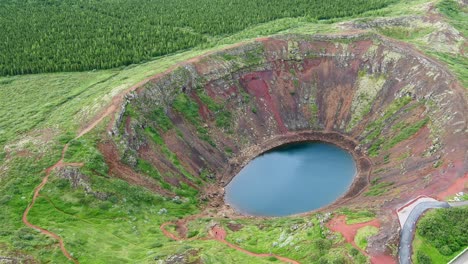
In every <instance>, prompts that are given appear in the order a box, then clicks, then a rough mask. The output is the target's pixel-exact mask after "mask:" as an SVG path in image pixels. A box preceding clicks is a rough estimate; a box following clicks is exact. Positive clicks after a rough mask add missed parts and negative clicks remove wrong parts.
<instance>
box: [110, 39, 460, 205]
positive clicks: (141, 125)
mask: <svg viewBox="0 0 468 264" xmlns="http://www.w3.org/2000/svg"><path fill="white" fill-rule="evenodd" d="M128 109H131V111H130V110H128ZM156 109H163V113H164V116H167V119H164V118H162V117H161V112H157V111H156ZM467 117H468V112H467V98H466V93H465V91H464V90H463V87H461V85H460V84H459V83H458V82H457V81H456V79H455V78H454V77H453V76H452V75H451V74H450V73H449V72H448V71H447V70H446V69H445V67H444V66H442V65H440V64H439V63H438V62H436V61H433V60H432V59H429V58H427V57H424V56H422V55H421V54H419V53H418V52H417V51H414V50H412V49H410V48H409V47H407V46H402V45H400V44H399V43H396V42H392V41H390V40H387V39H385V38H382V37H378V36H369V35H349V36H346V35H345V36H334V37H331V36H315V37H311V36H286V37H278V38H271V39H265V40H262V41H259V42H254V43H251V44H247V45H245V46H241V47H236V48H233V49H230V50H225V51H222V52H219V53H216V54H212V55H209V56H207V57H203V58H202V59H200V60H197V61H191V62H190V63H187V64H186V65H185V66H183V67H180V68H178V69H176V70H174V71H172V72H170V73H168V74H167V75H165V76H162V77H161V78H159V79H156V80H154V81H152V82H151V83H149V84H147V85H146V86H145V88H142V89H139V92H138V94H135V95H134V96H133V97H132V99H129V102H128V106H127V114H126V118H124V119H122V120H124V124H123V125H122V124H121V122H122V121H120V122H117V123H116V125H115V129H114V131H116V139H118V140H115V142H116V143H115V144H116V145H118V146H119V149H121V150H122V153H123V154H122V155H121V159H122V163H126V164H128V166H136V165H135V164H136V163H135V162H134V161H135V160H138V159H139V160H146V161H147V162H149V163H150V164H152V165H153V166H154V168H155V169H156V170H157V171H158V172H159V174H161V175H162V178H163V179H166V182H168V183H169V184H173V185H177V186H179V185H180V184H181V183H184V184H187V185H189V186H192V187H194V188H199V189H202V188H203V186H206V184H204V182H207V181H208V178H212V179H216V183H217V184H218V185H219V186H221V187H222V186H224V185H225V184H227V183H228V182H229V181H230V179H232V177H233V176H235V174H236V172H237V171H238V170H239V169H240V168H241V167H242V166H244V165H245V164H247V163H248V161H249V160H250V159H252V158H254V157H255V156H256V155H258V154H260V153H262V152H264V151H266V150H268V149H269V148H271V147H274V146H277V145H278V144H283V143H288V142H291V141H300V140H326V141H332V142H334V143H336V144H338V145H340V146H342V147H345V148H347V149H349V150H350V151H351V152H352V153H353V154H354V155H355V158H356V159H358V161H359V162H358V163H359V164H360V171H361V174H360V177H358V180H357V181H359V182H355V185H354V187H356V188H355V189H352V190H350V193H348V195H346V197H345V198H346V199H342V200H341V201H338V203H337V204H340V205H346V206H350V207H374V208H376V209H394V208H396V207H398V206H399V205H401V204H403V203H405V202H406V201H407V200H408V199H410V198H411V197H414V196H417V195H420V194H426V195H431V196H437V195H438V194H440V193H443V194H444V195H449V194H447V193H445V192H444V191H445V190H446V189H447V188H448V187H450V186H451V185H452V184H453V183H454V182H456V181H457V179H460V178H462V177H464V175H465V173H466V171H467V164H466V162H464V161H465V159H466V147H464V146H466V145H467V144H468V137H467V127H466V124H467V120H466V119H467ZM367 157H369V159H367ZM107 158H108V159H113V160H115V157H109V156H108V157H107ZM361 160H362V162H361ZM132 161H133V162H132ZM115 167H118V166H115ZM118 168H120V167H118ZM120 170H123V169H120ZM168 179H170V180H168ZM155 184H156V185H158V183H155ZM452 189H453V190H457V191H458V190H459V188H452ZM206 196H207V197H208V196H209V199H212V198H213V199H214V198H216V199H219V198H220V197H222V195H220V194H217V195H215V194H213V193H211V194H206ZM214 203H215V204H220V203H221V202H214Z"/></svg>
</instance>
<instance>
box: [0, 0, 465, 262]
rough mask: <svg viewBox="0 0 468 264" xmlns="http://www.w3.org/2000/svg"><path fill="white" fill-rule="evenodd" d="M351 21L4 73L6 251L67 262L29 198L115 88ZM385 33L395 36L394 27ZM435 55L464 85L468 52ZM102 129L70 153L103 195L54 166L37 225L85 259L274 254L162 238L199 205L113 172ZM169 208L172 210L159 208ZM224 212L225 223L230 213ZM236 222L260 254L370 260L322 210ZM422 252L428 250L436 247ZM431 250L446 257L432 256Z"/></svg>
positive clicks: (1, 151) (406, 4)
mask: <svg viewBox="0 0 468 264" xmlns="http://www.w3.org/2000/svg"><path fill="white" fill-rule="evenodd" d="M425 5H426V1H424V0H416V1H399V2H398V3H396V4H394V5H392V6H389V7H386V8H383V9H381V10H378V11H369V12H366V13H364V14H361V15H360V16H359V17H361V18H358V17H356V18H357V19H361V20H369V19H372V18H374V17H379V16H388V17H396V16H402V15H413V14H414V15H417V14H424V12H425V11H424V9H423V8H422V6H425ZM362 17H364V18H362ZM347 20H349V18H339V19H333V20H326V21H310V20H307V19H305V18H283V19H279V20H275V21H271V22H268V23H263V24H258V25H255V26H251V27H247V28H246V29H244V30H243V31H240V32H237V33H235V34H233V35H231V36H228V37H222V38H221V37H220V38H216V39H212V40H211V41H210V42H209V43H207V44H206V45H203V46H201V47H198V48H195V49H192V50H188V51H184V52H181V53H178V54H173V55H170V56H165V57H160V58H158V59H156V60H154V61H150V62H147V63H143V64H139V65H130V66H127V67H122V68H114V69H109V70H99V71H89V72H66V73H49V74H36V75H23V76H11V77H0V212H1V213H0V223H2V224H1V225H0V255H2V256H24V255H31V256H33V257H34V258H36V259H38V260H39V261H40V262H49V263H66V261H67V260H66V258H65V257H64V256H63V254H62V252H61V251H60V250H59V248H58V247H57V245H56V241H54V240H52V239H49V238H47V237H46V236H44V235H41V234H39V233H37V232H36V231H34V230H32V229H29V228H26V227H25V225H24V224H23V223H22V222H21V215H22V213H23V211H24V209H25V208H26V206H27V205H28V203H29V202H30V200H31V196H32V192H33V189H34V188H35V187H36V186H37V185H38V184H39V182H40V181H41V179H42V177H44V175H45V172H44V169H45V168H47V167H49V166H51V165H52V164H54V163H55V162H56V161H57V160H58V159H59V158H60V152H61V150H62V148H63V146H64V144H65V143H66V142H68V141H70V140H71V139H72V138H74V137H75V136H76V134H77V132H78V131H79V129H80V128H82V127H83V126H84V124H86V123H88V122H89V121H90V120H91V119H92V118H93V117H94V116H95V115H96V114H97V113H98V112H99V111H101V110H102V109H103V108H104V107H105V106H106V105H107V104H108V103H109V102H110V101H111V99H112V97H113V96H114V95H116V94H118V93H120V92H122V91H124V90H125V89H127V88H129V87H131V86H133V85H134V84H136V83H138V82H139V81H141V80H144V79H145V78H148V77H150V76H152V75H154V74H157V73H160V72H163V71H165V70H166V69H168V68H170V67H171V66H173V65H175V64H176V63H179V62H182V61H185V60H187V59H190V58H193V57H195V56H198V55H200V54H204V53H206V52H210V51H216V50H219V49H222V48H225V47H227V46H229V45H231V44H233V43H237V42H239V41H249V40H251V39H252V38H256V37H262V36H268V35H273V34H284V33H303V34H314V33H339V32H340V26H339V23H340V22H344V21H347ZM427 32H429V31H427ZM381 33H382V34H387V35H395V34H396V33H395V32H394V31H392V30H390V29H387V31H383V32H381ZM408 34H409V36H410V37H407V35H404V36H401V37H400V39H401V40H402V41H406V42H409V43H413V44H414V45H416V46H417V47H420V48H421V49H422V50H425V48H426V46H424V45H423V44H421V43H422V42H420V41H419V39H420V38H421V37H422V36H424V35H425V34H426V31H425V30H419V31H415V33H412V32H411V33H408ZM418 45H419V46H418ZM431 54H432V55H433V56H435V57H437V58H440V59H441V60H442V61H444V62H445V63H447V64H448V65H449V67H450V68H451V69H452V70H453V71H454V72H456V73H457V74H458V76H459V77H460V79H462V80H464V81H465V85H466V80H467V79H468V78H465V77H466V73H467V71H466V68H464V67H463V65H464V63H466V57H458V56H453V55H450V54H447V53H441V54H433V53H431ZM221 126H222V124H221ZM102 132H103V125H102V126H101V127H100V128H98V129H96V130H95V131H93V132H92V133H91V134H88V135H86V136H85V137H83V138H82V139H80V140H79V144H77V145H79V148H77V149H74V148H73V147H72V148H71V149H70V152H69V153H67V155H66V160H67V161H71V162H80V161H85V162H86V166H85V167H84V168H83V169H82V172H83V173H86V174H87V176H88V177H89V180H88V184H89V186H90V187H91V189H92V190H93V191H95V192H100V193H104V194H105V195H106V196H107V197H106V199H98V198H96V196H95V195H93V194H85V192H84V187H82V186H81V187H78V188H77V189H73V188H71V187H70V184H69V182H68V181H66V180H64V179H61V178H59V177H58V175H56V174H53V175H52V176H51V179H50V182H49V183H48V184H47V185H46V186H45V188H44V189H43V190H42V191H41V196H40V197H39V198H38V200H37V203H36V205H35V206H34V207H33V209H32V211H31V213H30V216H29V219H30V221H31V223H33V224H37V225H40V226H42V227H44V228H47V229H50V230H51V231H53V232H55V233H57V234H59V235H60V236H62V237H63V238H64V240H65V244H66V247H67V249H68V250H69V251H70V252H72V253H73V255H74V256H75V257H78V258H79V259H80V261H81V262H82V263H111V262H114V263H117V262H130V261H137V262H143V263H144V262H153V260H154V258H155V257H157V258H159V259H163V258H165V257H167V256H168V255H172V254H175V253H181V254H182V253H186V252H189V251H190V250H196V251H199V252H200V257H201V258H202V260H203V261H204V263H223V262H225V263H270V262H271V261H273V260H268V259H260V258H253V257H249V256H247V255H244V254H242V253H239V252H238V251H235V250H233V249H229V248H227V247H226V246H224V245H222V244H219V243H217V242H215V241H211V240H207V241H203V240H200V241H198V240H196V241H190V242H184V243H183V244H182V243H177V242H173V241H170V240H169V239H167V238H166V237H164V236H163V235H162V233H161V232H160V231H159V225H160V224H161V223H163V222H165V221H168V220H174V219H178V218H181V217H184V216H186V215H190V214H194V213H197V212H198V210H199V209H198V208H197V205H196V204H194V203H193V202H192V201H193V200H190V199H188V202H182V203H179V202H175V201H172V200H171V199H166V198H164V197H161V196H158V195H155V194H153V193H150V192H148V191H146V190H145V189H144V188H141V187H135V186H130V185H129V184H127V183H126V182H124V181H122V180H118V179H114V178H109V177H108V176H107V175H106V171H107V168H106V165H105V164H103V160H102V156H100V154H99V152H98V151H97V149H96V144H97V143H98V142H99V138H100V133H102ZM188 198H190V197H188ZM192 198H193V197H192ZM163 208H165V209H167V213H163V214H160V211H161V209H163ZM343 213H344V214H346V215H347V223H348V224H352V223H359V222H365V221H369V220H372V219H373V218H374V217H375V214H374V213H373V212H370V211H361V212H354V211H350V210H345V211H344V212H343ZM218 220H219V222H221V223H222V224H223V225H227V223H226V220H223V219H218ZM240 223H241V224H242V225H243V226H244V228H243V229H241V230H240V231H238V232H230V233H229V235H228V240H229V241H231V242H232V243H234V244H237V245H240V246H242V247H245V248H247V249H249V250H252V251H255V252H261V253H264V252H267V253H268V252H269V251H272V252H274V253H277V254H279V255H284V256H287V257H291V258H298V259H303V260H305V262H307V261H312V260H317V261H318V260H319V259H323V261H325V260H326V261H328V262H333V261H336V262H337V263H339V261H341V260H343V259H346V260H347V261H354V263H365V257H364V256H362V255H360V253H359V252H354V251H353V250H352V247H349V245H348V246H344V247H343V245H342V244H340V243H342V242H343V241H342V238H341V237H339V236H336V237H334V236H333V235H331V234H328V230H327V229H326V228H324V227H322V226H320V224H318V219H317V216H316V215H312V216H311V217H310V218H308V219H299V218H285V219H271V220H268V221H265V223H262V224H260V223H259V222H258V221H257V220H242V221H241V222H240ZM309 223H310V224H311V225H310V226H308V224H309ZM207 224H208V220H206V221H200V222H196V223H191V224H190V225H189V226H190V231H192V233H191V235H193V236H200V237H203V236H206V226H207ZM263 224H264V225H265V226H263ZM296 226H297V228H296ZM252 234H255V237H253V236H252ZM328 238H331V239H328ZM288 239H289V240H288ZM418 239H419V238H418V237H416V240H415V248H416V247H419V248H423V246H421V242H418V241H421V240H418ZM273 242H277V246H273ZM283 243H284V246H281V245H282V244H283ZM418 243H420V244H418ZM286 245H288V246H286ZM296 246H297V247H298V248H297V249H296ZM289 248H294V249H295V250H292V251H291V250H289ZM423 249H424V248H423ZM426 251H427V252H432V251H431V249H430V248H429V249H427V250H426ZM428 254H432V253H428ZM434 258H441V257H440V256H436V255H434ZM444 260H445V258H444Z"/></svg>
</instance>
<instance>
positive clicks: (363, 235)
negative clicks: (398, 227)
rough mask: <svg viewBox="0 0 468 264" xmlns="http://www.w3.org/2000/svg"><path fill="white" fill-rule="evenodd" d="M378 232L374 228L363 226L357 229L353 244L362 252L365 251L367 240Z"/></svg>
mask: <svg viewBox="0 0 468 264" xmlns="http://www.w3.org/2000/svg"><path fill="white" fill-rule="evenodd" d="M378 232H379V229H378V228H377V227H375V226H364V227H362V228H359V229H358V231H357V233H356V236H355V237H354V242H355V243H356V245H357V246H358V247H360V248H361V249H362V250H366V249H367V239H368V238H369V237H371V236H373V235H376V234H377V233H378Z"/></svg>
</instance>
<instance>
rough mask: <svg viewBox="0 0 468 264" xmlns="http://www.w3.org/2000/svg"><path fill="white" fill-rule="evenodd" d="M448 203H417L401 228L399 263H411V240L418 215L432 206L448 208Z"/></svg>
mask: <svg viewBox="0 0 468 264" xmlns="http://www.w3.org/2000/svg"><path fill="white" fill-rule="evenodd" d="M449 207H450V205H449V204H448V203H446V202H422V203H420V204H418V205H417V206H416V207H414V209H413V210H412V211H411V213H410V214H409V216H408V219H407V220H406V222H405V225H404V226H403V228H402V229H401V234H400V247H399V248H398V252H399V254H398V258H399V261H400V264H410V263H411V244H412V242H413V235H414V230H415V228H416V222H417V221H418V219H419V217H420V216H421V215H422V214H423V213H424V212H425V211H426V210H428V209H432V208H449Z"/></svg>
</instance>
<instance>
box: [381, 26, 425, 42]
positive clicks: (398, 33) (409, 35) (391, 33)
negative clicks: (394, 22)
mask: <svg viewBox="0 0 468 264" xmlns="http://www.w3.org/2000/svg"><path fill="white" fill-rule="evenodd" d="M432 31H433V28H429V27H415V28H408V27H384V28H379V29H378V32H379V33H380V34H382V35H385V36H388V37H391V38H394V39H400V40H411V39H417V38H420V37H423V36H425V35H427V34H430V33H431V32H432Z"/></svg>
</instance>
